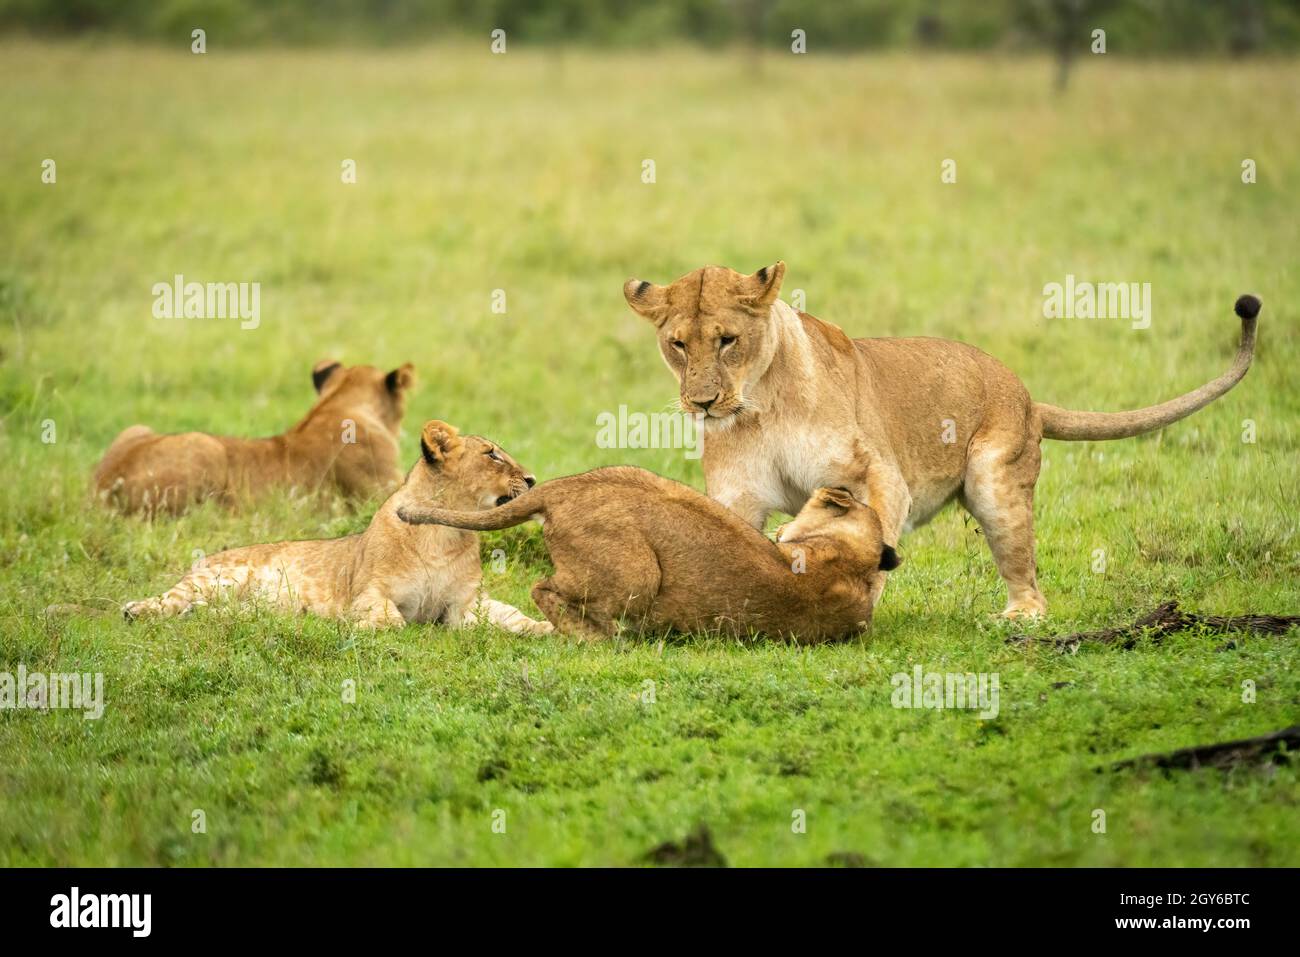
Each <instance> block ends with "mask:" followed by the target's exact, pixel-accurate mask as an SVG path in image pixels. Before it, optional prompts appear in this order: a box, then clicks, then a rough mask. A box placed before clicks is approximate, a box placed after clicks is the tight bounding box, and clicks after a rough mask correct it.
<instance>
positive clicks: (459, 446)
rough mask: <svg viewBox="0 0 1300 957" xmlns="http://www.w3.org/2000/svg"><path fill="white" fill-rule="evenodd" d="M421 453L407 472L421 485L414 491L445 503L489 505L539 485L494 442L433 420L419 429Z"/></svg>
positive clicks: (465, 507) (447, 505)
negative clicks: (462, 433) (417, 460)
mask: <svg viewBox="0 0 1300 957" xmlns="http://www.w3.org/2000/svg"><path fill="white" fill-rule="evenodd" d="M420 456H421V458H420V461H419V462H417V463H416V465H415V468H414V469H413V470H412V476H411V479H412V480H414V481H416V482H419V483H420V484H421V485H422V486H423V489H422V490H420V491H418V492H417V495H418V497H419V498H420V499H421V500H422V501H425V502H427V501H436V502H437V503H438V504H439V505H441V506H442V507H443V508H449V509H460V510H464V511H472V510H479V509H485V508H493V507H495V506H497V505H504V504H505V503H506V502H508V501H510V500H511V499H512V498H514V497H515V496H516V495H521V494H523V493H524V492H525V491H527V490H528V489H530V488H532V487H533V486H534V485H536V484H537V479H535V478H534V477H533V476H532V475H531V474H530V473H528V472H525V471H524V470H523V469H522V468H521V467H520V465H519V463H518V462H516V461H515V460H514V459H513V458H511V457H510V454H509V453H508V452H506V450H505V449H503V448H501V446H499V445H497V444H496V443H495V442H492V441H489V440H488V439H485V438H483V437H482V436H481V435H461V434H460V432H459V431H457V429H456V427H455V426H454V425H448V424H447V423H446V422H440V421H439V420H437V419H434V420H432V421H429V422H426V423H424V428H423V429H422V430H421V431H420ZM408 484H410V482H409V481H408Z"/></svg>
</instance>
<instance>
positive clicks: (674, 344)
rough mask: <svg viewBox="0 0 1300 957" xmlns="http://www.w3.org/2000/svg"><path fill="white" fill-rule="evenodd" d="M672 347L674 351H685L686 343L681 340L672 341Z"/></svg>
mask: <svg viewBox="0 0 1300 957" xmlns="http://www.w3.org/2000/svg"><path fill="white" fill-rule="evenodd" d="M672 347H673V348H674V349H680V350H685V349H686V343H684V342H682V340H680V339H674V340H673V341H672Z"/></svg>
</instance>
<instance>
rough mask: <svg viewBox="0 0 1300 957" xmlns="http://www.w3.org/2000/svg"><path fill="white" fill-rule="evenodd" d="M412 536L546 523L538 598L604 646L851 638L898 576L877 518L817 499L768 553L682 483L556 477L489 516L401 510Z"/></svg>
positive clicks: (832, 499) (622, 471)
mask: <svg viewBox="0 0 1300 957" xmlns="http://www.w3.org/2000/svg"><path fill="white" fill-rule="evenodd" d="M397 514H398V516H399V517H400V518H401V519H402V520H403V521H407V522H412V523H415V524H421V525H423V524H427V523H437V524H441V525H452V526H454V527H457V528H471V529H478V530H483V529H498V528H507V527H509V526H512V525H519V524H520V523H522V522H526V521H528V520H529V519H536V520H538V521H542V522H543V525H542V534H543V537H544V538H545V540H546V547H547V549H548V551H549V552H550V554H551V560H552V561H553V562H554V563H555V574H554V575H552V576H551V577H550V578H544V579H542V580H541V581H539V582H538V583H537V584H536V585H534V586H533V600H534V601H535V602H536V603H537V607H538V608H540V609H541V610H542V613H543V614H545V615H546V617H547V618H548V619H550V621H551V623H552V624H553V625H554V626H555V627H556V628H557V629H559V630H560V631H562V632H566V633H569V634H574V635H577V636H579V637H584V638H591V639H600V638H604V637H606V636H608V635H613V634H616V633H617V632H618V630H619V624H620V622H621V621H626V622H627V623H629V624H632V625H635V626H640V625H647V626H649V628H650V629H651V630H660V629H665V628H669V629H675V630H678V631H701V630H703V631H712V630H715V629H716V630H719V631H721V632H723V633H725V634H731V635H742V634H748V633H751V632H753V633H762V634H766V635H769V636H772V637H788V638H794V639H796V640H801V641H805V642H814V641H827V640H833V639H836V638H847V637H849V636H851V635H855V634H858V633H859V632H861V631H862V630H863V629H864V628H866V627H867V625H868V624H870V622H871V609H872V601H871V590H872V587H873V584H874V582H875V579H877V578H879V577H880V574H881V572H882V571H888V570H890V569H892V568H895V567H897V566H898V563H899V559H898V556H897V555H895V554H894V550H893V549H892V548H889V547H888V546H884V545H882V540H881V529H880V519H879V518H878V517H877V516H876V513H875V512H874V511H873V510H872V509H870V508H869V507H867V506H866V505H863V504H862V503H861V502H859V501H858V500H857V499H855V498H853V496H852V495H850V494H849V493H848V492H846V491H844V490H843V489H835V488H821V489H818V490H817V491H816V493H815V494H814V495H813V496H812V498H810V499H809V500H808V502H807V504H806V505H805V506H804V507H803V509H802V510H801V511H800V512H799V514H798V515H797V516H796V517H795V519H794V520H793V521H792V522H790V523H789V524H787V525H786V526H785V527H784V528H783V529H782V531H781V534H780V538H779V541H778V542H776V543H773V542H771V541H769V540H768V539H767V538H766V537H764V535H763V534H762V533H761V532H759V531H757V530H756V529H754V528H752V527H750V526H749V524H748V523H746V522H745V520H744V519H742V518H741V517H740V516H739V515H737V514H735V513H734V512H732V511H730V510H729V509H727V508H726V507H725V506H723V505H720V504H718V503H717V502H715V501H713V500H712V499H709V498H706V497H705V496H703V495H701V494H700V493H699V492H697V491H695V490H694V489H693V488H690V487H688V486H686V485H682V484H681V483H679V482H674V481H671V480H669V479H666V478H661V477H660V476H658V475H655V474H654V473H652V472H647V471H645V470H644V469H638V468H629V467H615V468H603V469H596V470H595V471H592V472H586V473H584V474H582V475H572V476H569V477H568V478H562V479H556V480H554V481H552V482H547V483H546V484H544V485H540V486H538V487H537V488H535V489H533V490H532V491H529V492H525V493H524V494H523V495H521V496H519V497H518V498H516V499H513V500H511V501H510V502H508V503H506V504H504V505H501V506H499V507H497V508H494V509H491V510H490V511H486V512H468V511H452V510H449V509H446V508H436V507H435V508H430V507H428V506H424V505H417V504H409V505H404V506H402V507H401V508H399V509H398V510H397Z"/></svg>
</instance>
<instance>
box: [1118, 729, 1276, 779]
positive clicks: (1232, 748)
mask: <svg viewBox="0 0 1300 957" xmlns="http://www.w3.org/2000/svg"><path fill="white" fill-rule="evenodd" d="M1284 744H1285V745H1286V748H1285V750H1284V749H1283V748H1282V745H1284ZM1296 750H1300V724H1293V725H1292V726H1291V727H1289V728H1284V729H1283V730H1281V731H1274V732H1272V733H1271V734H1261V735H1260V736H1259V737H1256V738H1243V739H1242V740H1240V741H1224V742H1221V743H1219V744H1199V745H1196V746H1195V747H1191V748H1179V749H1178V750H1177V751H1169V752H1166V753H1164V754H1144V755H1142V756H1141V757H1137V758H1129V759H1128V760H1127V761H1117V762H1116V763H1114V764H1112V765H1111V766H1110V769H1111V770H1112V771H1120V770H1123V769H1124V768H1139V767H1153V768H1188V769H1191V770H1195V769H1196V768H1202V767H1210V768H1219V769H1221V770H1225V771H1226V770H1229V769H1231V768H1233V767H1236V766H1237V765H1239V764H1246V763H1248V762H1255V761H1263V760H1264V759H1267V760H1268V761H1270V762H1271V763H1273V764H1282V763H1284V762H1286V761H1289V760H1290V754H1291V753H1292V752H1294V751H1296ZM1099 770H1100V769H1099Z"/></svg>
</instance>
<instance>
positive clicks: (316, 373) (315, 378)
mask: <svg viewBox="0 0 1300 957" xmlns="http://www.w3.org/2000/svg"><path fill="white" fill-rule="evenodd" d="M342 368H343V366H342V364H341V363H339V362H338V361H337V360H335V359H321V360H320V362H317V363H316V364H315V365H314V366H312V367H311V384H312V385H314V386H315V387H316V391H317V392H319V391H320V390H321V389H322V388H323V387H324V385H325V383H326V381H327V380H328V379H329V377H330V376H332V375H333V374H334V373H336V372H338V371H339V370H340V369H342Z"/></svg>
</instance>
